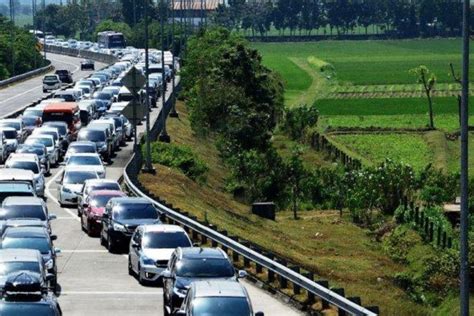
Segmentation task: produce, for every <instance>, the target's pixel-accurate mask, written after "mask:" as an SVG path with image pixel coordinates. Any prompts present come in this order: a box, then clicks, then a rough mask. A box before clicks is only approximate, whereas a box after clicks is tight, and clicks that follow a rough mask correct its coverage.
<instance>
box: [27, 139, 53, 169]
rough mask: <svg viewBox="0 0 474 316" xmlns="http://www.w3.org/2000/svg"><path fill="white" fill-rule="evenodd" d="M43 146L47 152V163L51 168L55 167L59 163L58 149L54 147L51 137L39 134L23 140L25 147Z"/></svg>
mask: <svg viewBox="0 0 474 316" xmlns="http://www.w3.org/2000/svg"><path fill="white" fill-rule="evenodd" d="M38 143H39V144H43V145H45V146H46V150H47V151H48V157H49V163H50V165H51V166H56V165H57V164H58V161H59V148H58V147H57V146H56V144H55V141H54V137H53V136H51V135H45V134H39V135H30V136H28V138H27V139H26V140H25V144H26V145H33V144H38Z"/></svg>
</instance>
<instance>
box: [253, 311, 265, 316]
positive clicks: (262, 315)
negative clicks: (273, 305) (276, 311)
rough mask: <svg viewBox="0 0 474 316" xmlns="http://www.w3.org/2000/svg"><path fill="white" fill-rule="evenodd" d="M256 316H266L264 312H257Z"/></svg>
mask: <svg viewBox="0 0 474 316" xmlns="http://www.w3.org/2000/svg"><path fill="white" fill-rule="evenodd" d="M255 316H265V314H264V313H263V312H256V313H255Z"/></svg>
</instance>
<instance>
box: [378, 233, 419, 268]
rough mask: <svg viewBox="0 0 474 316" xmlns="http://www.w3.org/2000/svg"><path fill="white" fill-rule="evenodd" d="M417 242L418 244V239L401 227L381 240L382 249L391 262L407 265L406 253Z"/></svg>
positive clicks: (415, 235)
mask: <svg viewBox="0 0 474 316" xmlns="http://www.w3.org/2000/svg"><path fill="white" fill-rule="evenodd" d="M417 242H420V237H419V236H418V235H417V234H416V233H415V232H414V231H412V230H411V229H410V228H409V227H408V226H405V225H403V226H398V227H396V228H395V229H394V230H393V231H392V232H391V233H390V234H389V235H388V236H386V237H385V238H384V239H383V248H384V250H385V252H386V253H387V254H388V255H389V256H390V258H392V259H393V260H395V261H398V262H402V263H407V256H408V253H409V251H410V250H411V249H412V247H413V246H415V245H416V243H417Z"/></svg>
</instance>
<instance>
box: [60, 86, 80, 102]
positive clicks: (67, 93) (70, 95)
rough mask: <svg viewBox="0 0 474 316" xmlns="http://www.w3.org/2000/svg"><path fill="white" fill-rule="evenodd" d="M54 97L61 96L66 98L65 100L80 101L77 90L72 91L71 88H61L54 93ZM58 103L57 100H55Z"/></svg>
mask: <svg viewBox="0 0 474 316" xmlns="http://www.w3.org/2000/svg"><path fill="white" fill-rule="evenodd" d="M54 98H61V99H64V101H65V102H78V101H80V100H79V99H80V98H79V96H78V95H77V93H76V92H74V91H72V90H71V89H68V90H59V91H56V92H55V93H54ZM54 103H56V102H54Z"/></svg>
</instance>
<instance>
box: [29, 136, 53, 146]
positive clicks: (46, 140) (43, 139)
mask: <svg viewBox="0 0 474 316" xmlns="http://www.w3.org/2000/svg"><path fill="white" fill-rule="evenodd" d="M35 143H40V144H43V145H45V146H46V147H53V139H52V138H49V137H48V138H46V137H35V138H28V139H27V140H26V141H25V144H35Z"/></svg>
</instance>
